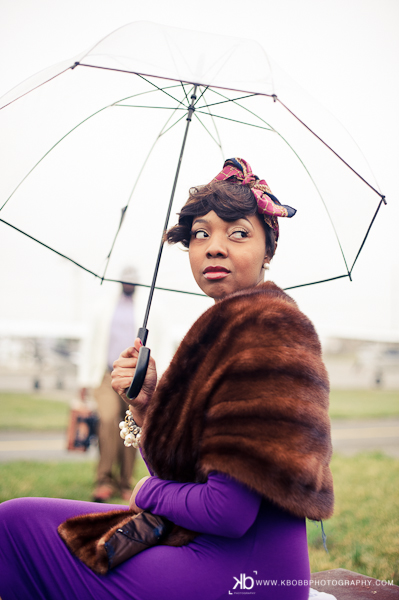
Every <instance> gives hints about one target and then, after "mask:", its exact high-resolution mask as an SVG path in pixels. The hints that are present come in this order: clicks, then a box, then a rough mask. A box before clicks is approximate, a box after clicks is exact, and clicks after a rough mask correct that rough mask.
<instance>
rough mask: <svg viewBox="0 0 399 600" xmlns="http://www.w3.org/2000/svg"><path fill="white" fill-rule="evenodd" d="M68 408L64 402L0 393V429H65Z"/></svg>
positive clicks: (32, 395)
mask: <svg viewBox="0 0 399 600" xmlns="http://www.w3.org/2000/svg"><path fill="white" fill-rule="evenodd" d="M68 414H69V406H68V404H67V403H66V402H58V401H57V402H55V401H53V400H44V399H42V398H38V397H37V396H36V395H34V394H16V393H4V392H3V393H0V429H3V430H5V429H8V430H12V429H14V430H16V429H23V430H30V431H32V430H35V431H38V430H41V431H46V430H57V429H66V427H67V423H68Z"/></svg>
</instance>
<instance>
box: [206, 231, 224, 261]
mask: <svg viewBox="0 0 399 600" xmlns="http://www.w3.org/2000/svg"><path fill="white" fill-rule="evenodd" d="M227 254H228V252H227V245H226V238H225V236H220V235H212V236H211V237H210V238H209V244H208V247H207V249H206V255H207V256H208V257H209V258H211V257H215V256H223V257H225V256H227Z"/></svg>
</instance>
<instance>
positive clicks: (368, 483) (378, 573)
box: [307, 453, 399, 585]
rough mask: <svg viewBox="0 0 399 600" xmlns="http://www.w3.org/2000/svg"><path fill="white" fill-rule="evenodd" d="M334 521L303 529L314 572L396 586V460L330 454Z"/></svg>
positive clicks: (398, 546)
mask: <svg viewBox="0 0 399 600" xmlns="http://www.w3.org/2000/svg"><path fill="white" fill-rule="evenodd" d="M331 468H332V472H333V477H334V489H335V512H334V516H333V517H332V518H331V519H330V520H328V521H326V522H324V530H325V532H326V535H327V548H328V554H326V552H325V550H324V548H323V543H322V538H321V530H320V525H319V527H317V526H316V524H315V523H313V522H311V521H309V522H308V524H307V530H308V542H309V555H310V567H311V571H312V573H316V572H318V571H325V570H328V569H337V568H343V569H348V570H350V571H355V572H356V573H363V574H364V575H369V576H371V577H375V578H377V579H389V580H392V579H393V580H394V583H395V585H399V496H398V481H399V460H397V459H394V458H389V457H387V456H385V455H383V454H381V453H367V454H366V453H364V454H357V455H356V456H353V457H350V458H348V457H343V456H340V455H334V457H333V460H332V465H331Z"/></svg>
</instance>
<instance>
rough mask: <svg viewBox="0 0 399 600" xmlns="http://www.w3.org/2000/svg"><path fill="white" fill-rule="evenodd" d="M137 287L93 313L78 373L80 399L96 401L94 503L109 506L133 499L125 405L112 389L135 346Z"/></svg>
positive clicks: (128, 275)
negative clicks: (124, 356)
mask: <svg viewBox="0 0 399 600" xmlns="http://www.w3.org/2000/svg"><path fill="white" fill-rule="evenodd" d="M121 279H122V281H136V274H135V271H134V269H132V268H128V269H124V271H123V272H122V276H121ZM134 290H135V287H134V285H130V284H125V283H124V284H122V290H121V293H120V295H119V297H118V298H117V301H116V303H115V300H113V301H112V302H109V301H108V302H107V303H104V304H103V305H102V306H100V307H98V309H97V310H95V311H94V315H93V319H92V321H91V323H90V327H89V332H88V335H87V338H86V340H85V343H84V347H83V352H82V360H81V365H80V373H79V384H80V386H81V397H82V399H83V400H84V399H85V398H86V397H87V396H88V394H89V393H90V392H91V391H92V392H93V395H94V398H95V399H96V401H97V406H98V416H99V419H100V422H99V432H98V440H99V450H100V460H99V463H98V466H97V478H96V484H95V489H94V492H93V500H94V501H95V502H107V500H109V499H110V498H111V497H113V496H118V497H122V498H123V499H124V500H127V501H128V500H129V499H130V495H131V491H132V490H131V488H132V485H131V484H132V472H133V466H134V461H135V454H136V450H135V449H134V448H132V447H129V448H126V447H125V446H124V444H123V440H122V439H121V437H120V430H119V426H118V425H119V422H120V421H122V420H124V418H125V413H126V410H127V408H128V407H127V405H126V404H125V402H124V401H123V400H122V398H121V397H120V396H119V395H118V394H116V393H115V392H114V390H113V389H112V387H111V371H112V368H113V366H112V365H113V362H114V361H115V360H116V359H117V358H118V357H119V355H120V353H121V352H122V350H124V349H125V348H128V347H129V346H132V345H133V342H134V339H135V338H136V334H137V328H136V323H135V315H134V304H133V296H134Z"/></svg>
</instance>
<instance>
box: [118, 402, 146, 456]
mask: <svg viewBox="0 0 399 600" xmlns="http://www.w3.org/2000/svg"><path fill="white" fill-rule="evenodd" d="M119 429H120V430H121V432H120V436H121V438H122V439H123V440H124V444H125V446H126V447H129V446H133V448H138V447H139V446H140V439H141V427H139V426H138V425H137V423H136V421H135V420H134V419H133V414H132V411H131V410H127V411H126V417H125V420H124V421H121V422H120V423H119Z"/></svg>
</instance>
